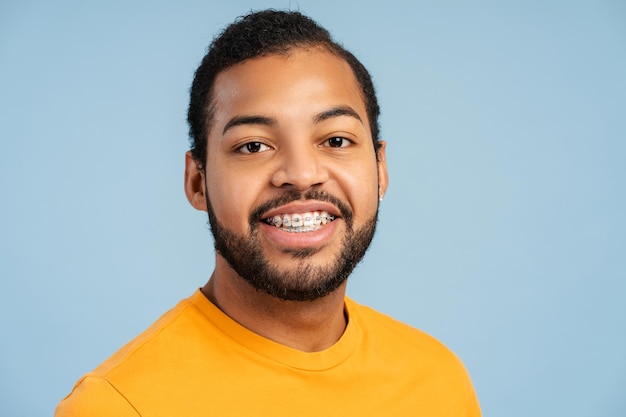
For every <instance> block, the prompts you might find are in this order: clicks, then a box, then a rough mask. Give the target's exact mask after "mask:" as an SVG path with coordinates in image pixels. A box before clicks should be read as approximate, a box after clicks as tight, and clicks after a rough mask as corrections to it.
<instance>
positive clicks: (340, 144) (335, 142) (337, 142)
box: [324, 136, 352, 148]
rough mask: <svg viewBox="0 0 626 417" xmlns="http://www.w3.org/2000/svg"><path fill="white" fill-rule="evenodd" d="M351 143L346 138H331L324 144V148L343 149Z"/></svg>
mask: <svg viewBox="0 0 626 417" xmlns="http://www.w3.org/2000/svg"><path fill="white" fill-rule="evenodd" d="M351 143H352V142H350V141H349V140H348V139H346V138H342V137H341V136H335V137H332V138H330V139H328V140H326V141H325V142H324V145H325V146H329V147H331V148H344V147H346V146H349V145H350V144H351Z"/></svg>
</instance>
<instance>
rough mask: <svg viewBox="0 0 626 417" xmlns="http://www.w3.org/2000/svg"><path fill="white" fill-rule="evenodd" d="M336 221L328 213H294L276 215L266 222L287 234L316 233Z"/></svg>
mask: <svg viewBox="0 0 626 417" xmlns="http://www.w3.org/2000/svg"><path fill="white" fill-rule="evenodd" d="M333 220H335V216H333V215H332V214H328V212H327V211H322V212H318V211H314V212H306V213H292V214H283V215H276V216H274V217H272V218H268V219H266V220H265V222H266V223H267V224H269V225H272V226H276V227H278V228H280V229H281V230H284V231H286V232H296V233H298V232H314V231H316V230H319V229H321V228H322V227H323V226H324V225H326V224H328V222H332V221H333Z"/></svg>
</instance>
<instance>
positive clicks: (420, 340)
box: [346, 299, 467, 378]
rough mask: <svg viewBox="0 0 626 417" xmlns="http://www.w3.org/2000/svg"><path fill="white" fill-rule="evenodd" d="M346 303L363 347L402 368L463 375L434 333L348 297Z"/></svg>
mask: <svg viewBox="0 0 626 417" xmlns="http://www.w3.org/2000/svg"><path fill="white" fill-rule="evenodd" d="M346 307H347V309H348V314H349V316H350V320H351V321H353V324H354V325H355V326H356V327H357V328H358V330H359V331H360V332H361V333H362V340H363V349H369V350H373V351H375V352H376V354H377V355H378V356H381V357H383V358H384V359H385V360H386V361H388V363H397V364H401V366H402V367H404V368H410V367H413V368H415V369H420V370H421V371H426V372H436V373H440V372H442V371H448V372H451V373H452V374H457V375H459V376H461V377H462V378H465V377H466V375H467V372H466V370H465V367H464V365H463V363H462V362H461V360H460V359H459V358H458V357H457V356H456V355H455V354H454V353H453V352H452V351H451V350H450V349H448V347H447V346H445V345H444V344H443V343H442V342H440V341H439V340H437V339H436V338H435V337H433V336H431V335H429V334H427V333H425V332H423V331H421V330H419V329H416V328H415V327H412V326H409V325H408V324H405V323H402V322H400V321H398V320H396V319H394V318H393V317H390V316H388V315H386V314H383V313H380V312H378V311H376V310H374V309H372V308H370V307H367V306H364V305H361V304H358V303H356V302H354V301H352V300H350V299H347V300H346Z"/></svg>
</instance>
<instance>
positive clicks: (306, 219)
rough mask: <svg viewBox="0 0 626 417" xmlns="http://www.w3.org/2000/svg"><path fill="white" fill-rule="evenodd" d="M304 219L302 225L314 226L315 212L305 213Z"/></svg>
mask: <svg viewBox="0 0 626 417" xmlns="http://www.w3.org/2000/svg"><path fill="white" fill-rule="evenodd" d="M302 219H303V223H302V225H303V226H304V227H311V226H313V213H304V214H303V215H302Z"/></svg>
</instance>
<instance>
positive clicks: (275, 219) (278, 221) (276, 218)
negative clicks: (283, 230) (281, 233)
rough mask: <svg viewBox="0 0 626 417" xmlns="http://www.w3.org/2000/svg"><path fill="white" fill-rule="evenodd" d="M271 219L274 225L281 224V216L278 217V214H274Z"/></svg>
mask: <svg viewBox="0 0 626 417" xmlns="http://www.w3.org/2000/svg"><path fill="white" fill-rule="evenodd" d="M272 220H273V224H274V226H276V227H280V226H281V225H282V224H283V218H282V217H280V216H279V215H276V216H274V218H273V219H272Z"/></svg>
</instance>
